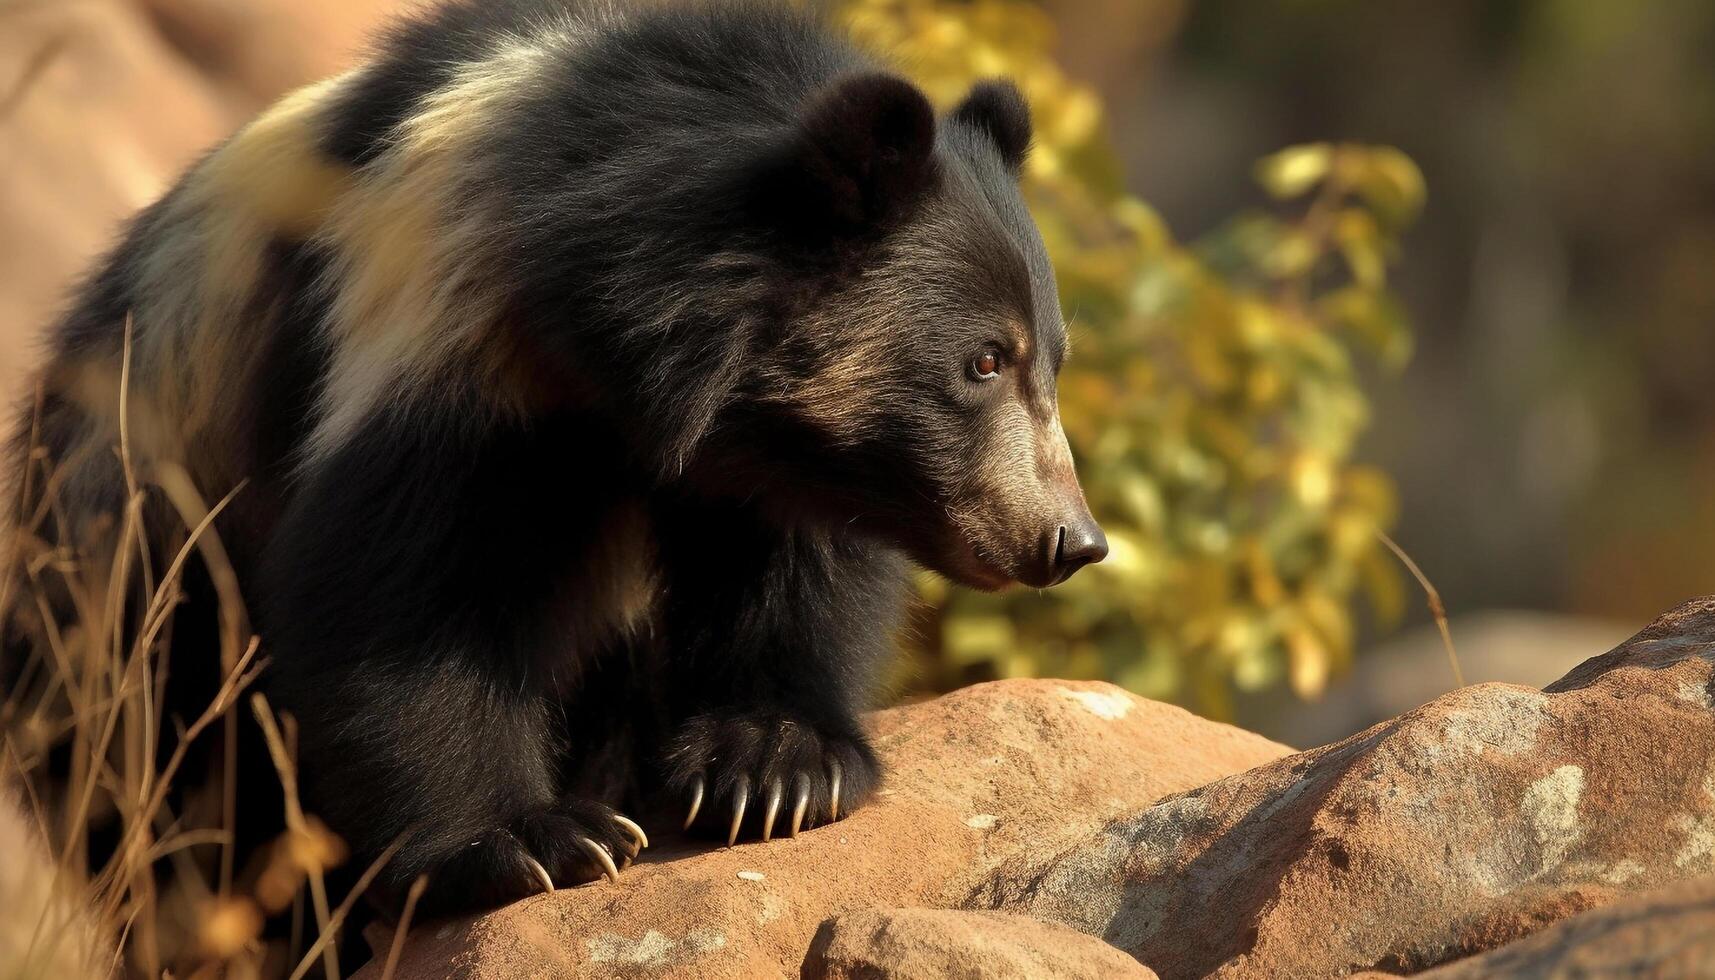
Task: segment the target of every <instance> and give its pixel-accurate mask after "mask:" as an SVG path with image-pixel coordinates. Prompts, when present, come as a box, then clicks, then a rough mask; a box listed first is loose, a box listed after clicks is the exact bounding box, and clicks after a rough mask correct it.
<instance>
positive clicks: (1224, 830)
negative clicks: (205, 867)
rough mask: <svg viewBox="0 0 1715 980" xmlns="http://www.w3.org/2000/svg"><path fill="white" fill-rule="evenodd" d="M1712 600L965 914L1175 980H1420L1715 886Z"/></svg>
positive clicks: (1077, 848) (1422, 713) (1430, 711)
mask: <svg viewBox="0 0 1715 980" xmlns="http://www.w3.org/2000/svg"><path fill="white" fill-rule="evenodd" d="M1712 673H1715V599H1705V600H1700V601H1698V602H1694V603H1689V604H1687V605H1685V606H1682V607H1681V608H1679V609H1677V610H1675V611H1674V612H1672V613H1669V614H1668V615H1667V616H1665V617H1663V618H1662V619H1661V620H1659V621H1658V622H1657V623H1656V624H1654V625H1652V626H1651V627H1650V628H1649V629H1647V630H1645V631H1644V632H1643V633H1640V634H1639V635H1638V636H1636V637H1634V638H1633V639H1631V640H1629V641H1627V642H1626V643H1625V644H1622V645H1621V646H1620V647H1619V648H1617V649H1616V650H1614V651H1613V652H1612V653H1609V654H1606V655H1604V656H1602V657H1598V658H1595V659H1594V660H1591V661H1589V662H1587V663H1586V664H1584V665H1583V666H1581V667H1579V668H1577V669H1575V670H1574V671H1573V672H1572V673H1571V674H1569V675H1567V677H1566V678H1564V679H1563V680H1561V681H1559V682H1557V683H1556V684H1553V685H1550V686H1549V688H1548V689H1546V690H1545V691H1535V690H1531V689H1528V688H1523V687H1515V686H1511V685H1501V684H1483V685H1477V686H1474V687H1467V688H1464V689H1462V690H1459V691H1455V692H1453V693H1451V694H1447V695H1445V696H1443V697H1441V698H1438V699H1437V700H1435V701H1433V702H1431V703H1430V704H1428V705H1425V706H1423V707H1422V708H1419V709H1417V710H1416V711H1412V712H1409V713H1407V714H1405V715H1402V716H1401V717H1399V718H1397V719H1395V720H1393V721H1391V722H1387V723H1385V724H1382V725H1378V726H1376V727H1375V728H1372V729H1370V730H1369V731H1367V732H1363V733H1361V734H1359V735H1355V736H1353V737H1351V738H1349V739H1346V740H1345V741H1343V742H1339V743H1336V744H1335V745H1331V746H1328V747H1325V748H1321V749H1317V750H1314V751H1311V752H1305V753H1302V754H1299V755H1295V756H1292V757H1290V758H1287V759H1281V760H1279V761H1277V762H1274V763H1271V764H1269V765H1266V766H1263V767H1261V768H1259V769H1256V770H1254V771H1252V772H1248V773H1245V774H1243V775H1240V776H1235V777H1231V778H1227V779H1223V780H1220V781H1217V782H1215V783H1213V784H1211V785H1209V786H1206V787H1203V788H1201V789H1198V790H1195V791H1193V792H1190V793H1186V794H1182V795H1179V796H1175V797H1171V798H1169V799H1167V800H1164V801H1162V802H1160V803H1158V804H1156V805H1155V806H1153V807H1150V808H1149V809H1147V810H1144V811H1143V812H1141V813H1139V814H1138V815H1136V816H1134V817H1130V818H1126V819H1122V820H1118V821H1115V822H1113V823H1112V824H1110V825H1108V826H1107V827H1105V828H1103V829H1102V830H1101V831H1100V832H1098V833H1097V834H1094V835H1092V836H1091V837H1089V838H1088V839H1086V840H1082V841H1078V842H1076V843H1074V844H1072V845H1071V846H1070V847H1067V848H1066V849H1065V851H1064V852H1062V853H1061V854H1060V855H1058V856H1055V857H1052V858H1049V859H1047V860H1043V859H1042V856H1041V855H1040V853H1033V854H1030V855H1027V856H1024V857H1021V858H1019V859H1016V860H1015V862H1014V864H1013V866H1011V867H1006V868H1002V869H999V870H998V871H997V872H996V873H995V874H992V875H990V876H989V880H988V882H987V883H986V885H985V888H984V890H983V891H982V892H981V893H980V894H979V895H976V896H973V901H972V903H971V904H975V905H979V906H988V907H994V908H1005V909H1008V910H1010V911H1021V912H1025V913H1028V914H1031V915H1034V916H1037V917H1041V918H1050V919H1056V920H1059V921H1062V922H1066V923H1068V924H1070V925H1072V926H1074V927H1076V928H1078V929H1081V930H1083V931H1085V932H1089V933H1091V934H1093V935H1099V936H1102V937H1103V938H1105V939H1107V940H1108V941H1109V942H1111V943H1113V944H1114V945H1116V946H1118V947H1119V948H1121V949H1123V950H1126V951H1127V952H1130V953H1132V954H1133V955H1135V956H1137V957H1138V958H1139V959H1140V960H1142V961H1143V962H1144V963H1146V964H1148V965H1149V966H1150V967H1152V968H1154V969H1155V970H1156V971H1157V972H1158V973H1160V974H1161V976H1163V977H1198V976H1206V975H1215V976H1224V977H1270V976H1281V975H1293V976H1331V975H1336V974H1343V973H1350V972H1354V971H1358V970H1362V969H1366V968H1377V969H1380V970H1383V971H1387V972H1400V973H1410V972H1416V971H1419V970H1422V969H1425V968H1428V967H1431V966H1435V965H1437V964H1439V963H1443V962H1446V961H1449V960H1452V959H1455V958H1458V957H1461V956H1466V955H1470V954H1472V953H1476V952H1481V951H1484V950H1488V949H1492V948H1495V947H1497V946H1500V945H1503V944H1505V943H1507V942H1509V941H1512V940H1514V939H1517V938H1519V937H1521V936H1524V935H1527V934H1529V933H1531V932H1533V931H1535V930H1536V929H1538V928H1540V927H1541V926H1543V925H1545V924H1547V923H1550V922H1554V921H1556V920H1558V919H1562V918H1565V917H1567V916H1569V915H1574V914H1576V913H1578V912H1582V911H1584V910H1586V909H1589V908H1593V907H1595V906H1599V905H1605V904H1607V903H1609V902H1611V901H1613V900H1614V899H1615V898H1616V897H1618V896H1620V895H1623V894H1627V893H1631V892H1636V891H1640V890H1643V889H1648V888H1653V887H1656V886H1659V885H1662V884H1665V883H1667V882H1671V881H1675V880H1678V879H1681V878H1686V877H1690V876H1694V875H1699V874H1706V873H1709V872H1711V871H1715V707H1712V705H1715V697H1712V690H1715V680H1712Z"/></svg>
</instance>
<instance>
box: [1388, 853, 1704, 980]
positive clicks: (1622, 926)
mask: <svg viewBox="0 0 1715 980" xmlns="http://www.w3.org/2000/svg"><path fill="white" fill-rule="evenodd" d="M1419 976H1421V977H1423V978H1425V980H1487V978H1489V977H1509V978H1513V980H1551V978H1559V977H1565V978H1571V977H1613V978H1616V980H1618V978H1621V977H1657V978H1664V980H1665V978H1686V980H1689V978H1694V977H1701V978H1709V977H1715V878H1698V879H1696V880H1693V881H1684V882H1680V883H1679V884H1676V885H1669V886H1668V887H1666V888H1661V889H1657V890H1656V891H1652V892H1648V893H1646V894H1643V895H1638V896H1635V897H1632V898H1628V899H1625V900H1623V901H1619V902H1615V903H1614V904H1612V905H1609V906H1605V907H1603V908H1599V909H1595V910H1593V911H1590V912H1585V913H1582V914H1580V915H1575V916H1573V917H1572V918H1570V919H1566V920H1564V921H1561V922H1557V923H1555V924H1554V925H1552V926H1550V927H1548V928H1547V929H1544V930H1542V931H1541V932H1538V933H1537V934H1535V935H1533V936H1530V937H1528V938H1526V939H1521V940H1519V941H1518V942H1516V943H1513V944H1512V945H1510V946H1503V947H1501V948H1500V949H1497V950H1495V951H1493V952H1491V953H1484V954H1483V955H1481V956H1474V957H1472V958H1470V959H1466V960H1460V961H1459V962H1457V963H1450V964H1448V965H1447V966H1443V967H1438V968H1436V969H1434V970H1430V971H1429V972H1427V973H1423V974H1419Z"/></svg>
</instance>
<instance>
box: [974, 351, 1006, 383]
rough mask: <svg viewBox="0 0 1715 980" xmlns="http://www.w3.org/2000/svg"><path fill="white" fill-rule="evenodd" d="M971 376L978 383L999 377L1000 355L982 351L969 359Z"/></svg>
mask: <svg viewBox="0 0 1715 980" xmlns="http://www.w3.org/2000/svg"><path fill="white" fill-rule="evenodd" d="M971 374H973V375H975V376H976V379H977V380H978V381H988V380H989V379H991V378H997V377H999V376H1000V355H999V354H996V353H995V352H994V351H992V350H991V351H984V352H982V353H981V354H978V355H977V356H976V357H974V358H972V359H971Z"/></svg>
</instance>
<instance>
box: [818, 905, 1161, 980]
mask: <svg viewBox="0 0 1715 980" xmlns="http://www.w3.org/2000/svg"><path fill="white" fill-rule="evenodd" d="M803 976H804V977H805V980H944V978H950V977H971V978H976V977H981V978H983V980H1088V978H1093V977H1102V978H1111V980H1154V977H1155V973H1154V971H1152V970H1150V969H1149V968H1148V967H1146V966H1144V965H1142V964H1140V963H1138V961H1136V960H1134V959H1132V958H1131V957H1129V956H1127V955H1126V954H1124V953H1122V952H1120V951H1119V950H1117V949H1115V948H1113V947H1112V946H1109V945H1108V944H1107V943H1104V942H1102V941H1101V940H1100V939H1097V938H1095V937H1093V936H1086V935H1084V934H1083V933H1081V932H1076V931H1074V930H1072V929H1070V928H1068V927H1066V926H1063V925H1057V924H1055V923H1052V922H1043V921H1041V920H1039V919H1031V918H1026V917H1025V916H1022V915H1010V914H1008V913H1005V912H959V911H953V910H949V909H890V910H887V911H880V910H874V911H869V912H848V913H846V914H845V915H841V916H837V917H835V918H833V919H829V920H828V921H827V922H825V923H823V924H822V928H821V929H820V930H819V931H818V932H817V933H816V939H815V942H813V943H811V945H810V955H809V956H808V957H806V958H805V960H804V972H803Z"/></svg>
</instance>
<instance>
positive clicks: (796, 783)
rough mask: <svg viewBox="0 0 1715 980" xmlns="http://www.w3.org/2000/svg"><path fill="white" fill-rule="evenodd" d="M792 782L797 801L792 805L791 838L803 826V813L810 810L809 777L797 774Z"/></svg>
mask: <svg viewBox="0 0 1715 980" xmlns="http://www.w3.org/2000/svg"><path fill="white" fill-rule="evenodd" d="M792 782H793V787H794V788H795V789H797V791H798V801H797V802H796V803H794V804H792V836H793V837H797V836H798V829H799V828H800V827H802V826H803V825H804V811H805V810H808V809H809V808H810V777H809V776H806V775H804V774H803V773H799V774H798V775H797V776H796V777H795V778H794V779H793V781H792Z"/></svg>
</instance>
